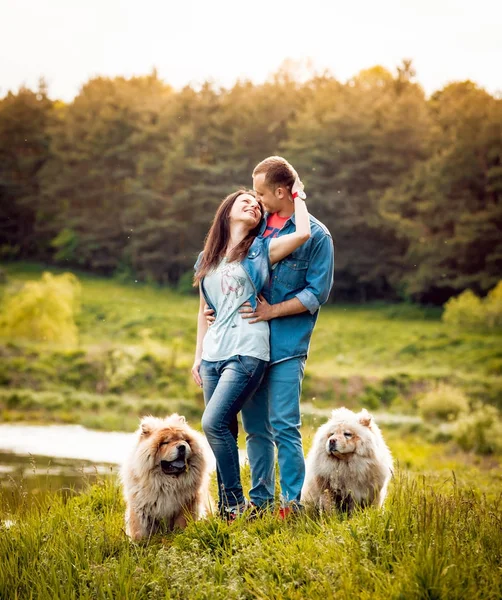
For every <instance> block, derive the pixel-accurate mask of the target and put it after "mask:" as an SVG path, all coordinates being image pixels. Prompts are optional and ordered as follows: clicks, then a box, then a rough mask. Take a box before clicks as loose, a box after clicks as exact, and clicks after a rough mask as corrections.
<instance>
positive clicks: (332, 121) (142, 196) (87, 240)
mask: <svg viewBox="0 0 502 600" xmlns="http://www.w3.org/2000/svg"><path fill="white" fill-rule="evenodd" d="M501 123H502V99H500V98H497V97H494V96H491V95H490V94H488V93H486V92H485V91H484V90H482V89H479V88H478V87H477V86H476V85H474V84H473V83H471V82H461V83H453V84H450V85H447V86H446V87H445V88H444V89H442V90H439V91H438V92H436V93H435V94H433V95H432V97H430V98H429V99H427V98H426V97H425V95H424V92H423V90H422V89H421V87H420V85H419V84H418V83H417V81H416V77H415V71H414V69H413V66H412V65H411V63H410V62H409V61H403V63H402V65H400V66H398V67H397V69H396V71H395V72H394V73H391V72H389V71H387V70H386V69H384V68H382V67H380V66H375V67H373V68H370V69H366V70H364V71H361V72H360V73H358V74H357V75H356V76H355V77H353V78H352V79H351V80H349V81H348V82H346V83H341V82H340V81H338V80H337V79H335V78H334V77H333V76H332V75H330V74H328V73H325V74H323V75H317V74H314V73H312V74H311V76H310V78H309V79H307V80H305V79H302V80H301V81H300V80H299V79H298V75H297V73H296V72H295V70H294V67H292V66H291V65H285V66H284V67H283V68H281V69H280V70H279V71H278V72H277V73H276V74H275V75H274V76H273V77H271V78H270V80H269V81H267V82H266V83H263V84H259V85H255V84H252V83H251V82H237V83H236V84H235V85H234V86H233V87H232V88H230V89H218V88H216V87H215V86H214V85H212V84H210V83H205V84H203V85H202V86H200V88H198V89H193V88H191V87H185V88H183V89H182V90H173V89H172V88H171V87H170V86H169V85H166V84H165V83H164V82H163V81H161V80H160V79H159V78H158V76H157V74H156V73H155V72H153V73H152V74H150V75H148V76H145V77H133V78H131V79H125V78H123V77H117V78H113V79H109V78H105V77H97V78H94V79H91V80H90V81H88V82H86V83H85V84H84V85H83V86H82V89H81V91H80V93H79V95H78V96H77V97H76V98H75V99H74V100H73V101H72V102H71V103H69V104H63V103H61V102H51V101H50V100H49V99H48V98H47V93H46V89H45V85H44V84H43V82H42V83H41V86H40V88H39V90H38V91H37V92H36V93H35V92H31V91H29V90H26V89H22V90H20V91H19V93H18V94H17V95H15V94H11V93H9V94H8V95H7V96H6V97H5V98H3V99H0V155H1V156H2V161H1V163H0V206H1V209H0V256H3V257H4V258H9V259H12V258H16V257H17V258H25V257H29V256H31V257H35V258H36V259H38V260H47V259H49V260H52V261H53V262H55V263H59V264H63V265H65V266H66V267H68V266H71V267H77V268H79V267H83V268H85V269H87V270H90V271H93V272H96V273H103V274H107V275H112V274H115V275H117V276H119V277H121V278H122V279H123V280H128V281H149V282H157V283H162V284H169V285H171V286H175V285H177V284H178V282H180V284H179V285H180V289H183V290H185V289H186V290H187V291H188V285H187V280H185V279H183V277H184V276H185V274H186V273H187V272H191V268H192V265H193V262H194V260H195V257H196V255H197V253H198V252H199V251H200V249H201V247H202V245H203V240H204V236H205V234H206V232H207V230H208V228H209V225H210V222H211V219H212V217H213V214H214V212H215V209H216V206H217V205H218V203H219V201H220V200H221V198H223V197H224V196H226V195H227V194H228V193H229V191H231V190H232V189H235V188H236V187H241V186H246V185H247V186H249V185H251V172H252V169H253V167H254V166H255V165H256V163H257V162H258V161H259V160H261V159H263V158H264V157H265V156H268V155H271V154H278V153H282V154H284V155H285V156H286V157H287V158H288V159H289V160H291V161H292V163H293V164H294V165H295V166H296V167H297V169H298V171H299V172H300V174H301V176H302V178H303V179H304V181H305V183H306V186H307V192H308V196H309V206H310V207H311V210H312V213H313V214H314V215H315V216H317V217H319V218H320V219H321V220H322V221H323V222H324V223H325V224H326V225H327V226H328V228H329V229H330V230H331V232H332V233H333V237H334V239H335V242H336V245H337V259H336V268H337V275H336V288H335V296H336V297H337V298H338V299H348V300H357V301H365V300H368V299H378V298H383V299H392V300H396V299H399V300H410V299H411V300H413V301H420V302H423V303H434V304H436V305H442V304H443V303H444V302H445V301H446V300H447V299H448V298H449V297H451V296H452V295H455V294H458V293H460V292H462V291H463V290H464V289H473V290H474V291H475V292H477V293H486V292H487V291H488V290H489V289H490V288H492V287H493V286H494V285H495V284H496V282H497V281H498V278H499V275H500V270H501V268H502V244H501V241H500V235H499V232H500V229H501V227H502V213H501V206H502V202H501V201H500V200H501V194H502V166H501V165H502V125H501ZM452 207H454V209H452ZM185 277H186V276H185Z"/></svg>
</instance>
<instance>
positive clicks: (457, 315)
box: [442, 281, 502, 330]
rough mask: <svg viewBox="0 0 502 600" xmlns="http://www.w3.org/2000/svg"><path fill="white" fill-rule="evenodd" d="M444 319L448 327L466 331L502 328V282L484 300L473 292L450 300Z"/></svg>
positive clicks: (446, 306)
mask: <svg viewBox="0 0 502 600" xmlns="http://www.w3.org/2000/svg"><path fill="white" fill-rule="evenodd" d="M442 319H443V321H444V322H445V323H447V324H448V325H454V326H457V327H462V328H465V329H491V330H493V329H500V328H502V281H499V283H498V284H497V285H496V287H495V288H493V289H492V290H491V291H490V292H489V293H488V295H487V296H486V298H485V299H483V300H482V299H481V298H479V297H478V296H476V294H474V292H472V291H471V290H466V291H465V292H462V293H461V294H460V295H459V296H457V297H456V298H450V299H449V300H448V302H446V304H445V305H444V312H443V316H442Z"/></svg>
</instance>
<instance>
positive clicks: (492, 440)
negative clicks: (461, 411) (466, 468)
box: [452, 405, 502, 454]
mask: <svg viewBox="0 0 502 600" xmlns="http://www.w3.org/2000/svg"><path fill="white" fill-rule="evenodd" d="M452 433H453V439H454V440H455V441H456V442H457V444H458V445H459V446H460V447H461V448H462V449H463V450H472V451H474V452H477V453H479V454H491V453H493V452H501V451H502V414H501V413H500V411H499V410H497V409H496V408H495V407H494V406H488V405H479V406H477V407H476V408H475V409H474V410H473V411H472V412H471V413H470V414H468V415H465V416H463V417H462V418H460V419H459V420H458V421H457V422H456V423H455V424H454V428H453V430H452Z"/></svg>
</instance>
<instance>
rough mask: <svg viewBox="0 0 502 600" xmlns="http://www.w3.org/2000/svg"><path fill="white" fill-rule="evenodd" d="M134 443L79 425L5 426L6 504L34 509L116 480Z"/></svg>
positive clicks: (1, 454) (0, 433) (0, 459)
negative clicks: (51, 497)
mask: <svg viewBox="0 0 502 600" xmlns="http://www.w3.org/2000/svg"><path fill="white" fill-rule="evenodd" d="M132 442H133V436H132V434H130V433H119V432H101V431H91V430H88V429H85V428H84V427H80V426H78V425H64V426H60V425H54V426H31V425H0V487H1V488H2V494H1V501H2V503H7V505H8V506H7V507H5V506H3V507H2V508H8V509H9V508H11V509H12V508H14V507H15V506H18V505H19V504H25V505H30V504H32V503H33V502H36V501H37V500H38V499H40V498H42V497H43V496H45V495H46V494H48V493H53V492H61V493H63V494H65V495H70V494H74V493H76V492H78V491H79V490H80V489H82V487H84V486H85V485H87V484H88V483H93V482H95V481H96V480H97V479H98V478H103V477H110V476H116V475H117V473H118V470H119V465H120V463H121V461H122V459H123V457H124V456H125V455H126V453H127V452H128V451H129V448H130V447H131V444H132Z"/></svg>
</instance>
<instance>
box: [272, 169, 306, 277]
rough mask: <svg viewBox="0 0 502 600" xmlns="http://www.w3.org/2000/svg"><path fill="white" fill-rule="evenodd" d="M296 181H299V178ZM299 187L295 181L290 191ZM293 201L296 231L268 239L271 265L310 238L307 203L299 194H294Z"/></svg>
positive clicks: (300, 185) (299, 184)
mask: <svg viewBox="0 0 502 600" xmlns="http://www.w3.org/2000/svg"><path fill="white" fill-rule="evenodd" d="M297 181H298V182H299V180H297ZM301 187H303V186H302V184H301V182H299V183H297V182H296V181H295V184H294V186H293V190H292V191H293V192H294V191H295V189H301ZM294 203H295V224H296V231H295V232H294V233H288V234H286V235H281V236H280V237H277V238H274V239H272V240H270V246H269V248H270V250H269V253H270V262H271V264H273V265H274V264H275V263H277V262H279V261H280V260H282V259H283V258H284V257H286V256H288V254H291V252H293V250H296V249H297V248H298V247H300V246H301V245H302V244H304V243H305V242H306V241H307V240H308V239H309V238H310V218H309V211H308V210H307V205H306V204H305V201H304V200H302V199H301V198H300V197H299V196H296V198H295V199H294Z"/></svg>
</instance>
